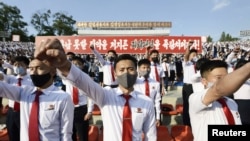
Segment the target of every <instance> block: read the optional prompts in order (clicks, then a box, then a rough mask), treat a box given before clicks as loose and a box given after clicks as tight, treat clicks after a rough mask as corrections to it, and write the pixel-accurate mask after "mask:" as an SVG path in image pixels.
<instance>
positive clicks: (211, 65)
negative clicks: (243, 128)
mask: <svg viewBox="0 0 250 141" xmlns="http://www.w3.org/2000/svg"><path fill="white" fill-rule="evenodd" d="M227 67H228V66H227V64H226V62H224V61H221V60H211V61H207V62H205V63H203V64H202V66H201V68H200V72H201V77H202V80H201V82H202V84H203V85H204V86H205V89H204V90H202V91H199V92H196V93H193V94H191V95H190V97H189V114H190V121H191V126H192V133H193V135H194V141H207V140H208V125H218V124H220V125H239V124H241V119H240V115H239V112H238V107H237V104H236V102H235V101H234V100H232V99H231V98H229V97H228V96H230V95H232V94H233V93H234V92H235V91H236V90H237V89H239V88H240V87H241V85H242V84H243V83H245V81H246V80H247V79H249V78H250V71H249V70H250V62H249V63H247V64H245V65H244V66H242V67H241V68H239V69H238V70H235V71H234V72H232V73H228V72H227ZM232 80H233V81H232ZM221 100H224V101H225V102H226V105H227V106H228V107H229V109H230V111H231V113H232V119H233V120H227V118H226V115H225V113H224V109H223V107H222V104H220V101H221Z"/></svg>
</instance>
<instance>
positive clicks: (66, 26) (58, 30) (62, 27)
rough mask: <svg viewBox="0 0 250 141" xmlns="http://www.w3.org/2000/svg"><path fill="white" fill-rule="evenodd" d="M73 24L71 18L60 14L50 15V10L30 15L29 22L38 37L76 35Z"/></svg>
mask: <svg viewBox="0 0 250 141" xmlns="http://www.w3.org/2000/svg"><path fill="white" fill-rule="evenodd" d="M75 23H76V21H75V20H73V17H72V16H68V15H67V14H65V13H62V12H61V13H60V12H57V13H55V14H52V13H51V11H50V10H46V11H44V12H43V11H38V12H36V13H35V14H33V15H32V20H31V24H32V25H33V26H34V28H35V29H36V30H37V32H38V35H40V36H43V35H52V36H53V35H73V34H76V33H77V31H76V29H75V27H74V25H75Z"/></svg>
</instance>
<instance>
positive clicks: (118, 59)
mask: <svg viewBox="0 0 250 141" xmlns="http://www.w3.org/2000/svg"><path fill="white" fill-rule="evenodd" d="M122 60H130V61H132V62H133V63H134V65H135V68H137V59H136V58H135V57H133V56H132V55H130V54H121V55H119V56H118V57H117V58H116V59H115V63H114V68H116V64H117V63H118V62H120V61H122Z"/></svg>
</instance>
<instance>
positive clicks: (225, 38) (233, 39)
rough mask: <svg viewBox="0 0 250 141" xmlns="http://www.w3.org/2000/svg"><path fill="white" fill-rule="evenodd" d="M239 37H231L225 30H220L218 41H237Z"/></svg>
mask: <svg viewBox="0 0 250 141" xmlns="http://www.w3.org/2000/svg"><path fill="white" fill-rule="evenodd" d="M237 40H239V38H235V37H232V36H231V35H230V34H228V33H227V34H226V33H225V32H222V34H221V37H220V41H221V42H225V41H237Z"/></svg>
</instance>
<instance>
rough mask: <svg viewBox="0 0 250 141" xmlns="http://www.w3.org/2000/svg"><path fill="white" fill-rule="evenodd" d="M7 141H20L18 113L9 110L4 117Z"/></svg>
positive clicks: (11, 109)
mask: <svg viewBox="0 0 250 141" xmlns="http://www.w3.org/2000/svg"><path fill="white" fill-rule="evenodd" d="M6 126H7V130H8V136H9V141H20V112H19V111H14V110H13V108H9V109H8V112H7V116H6Z"/></svg>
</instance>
